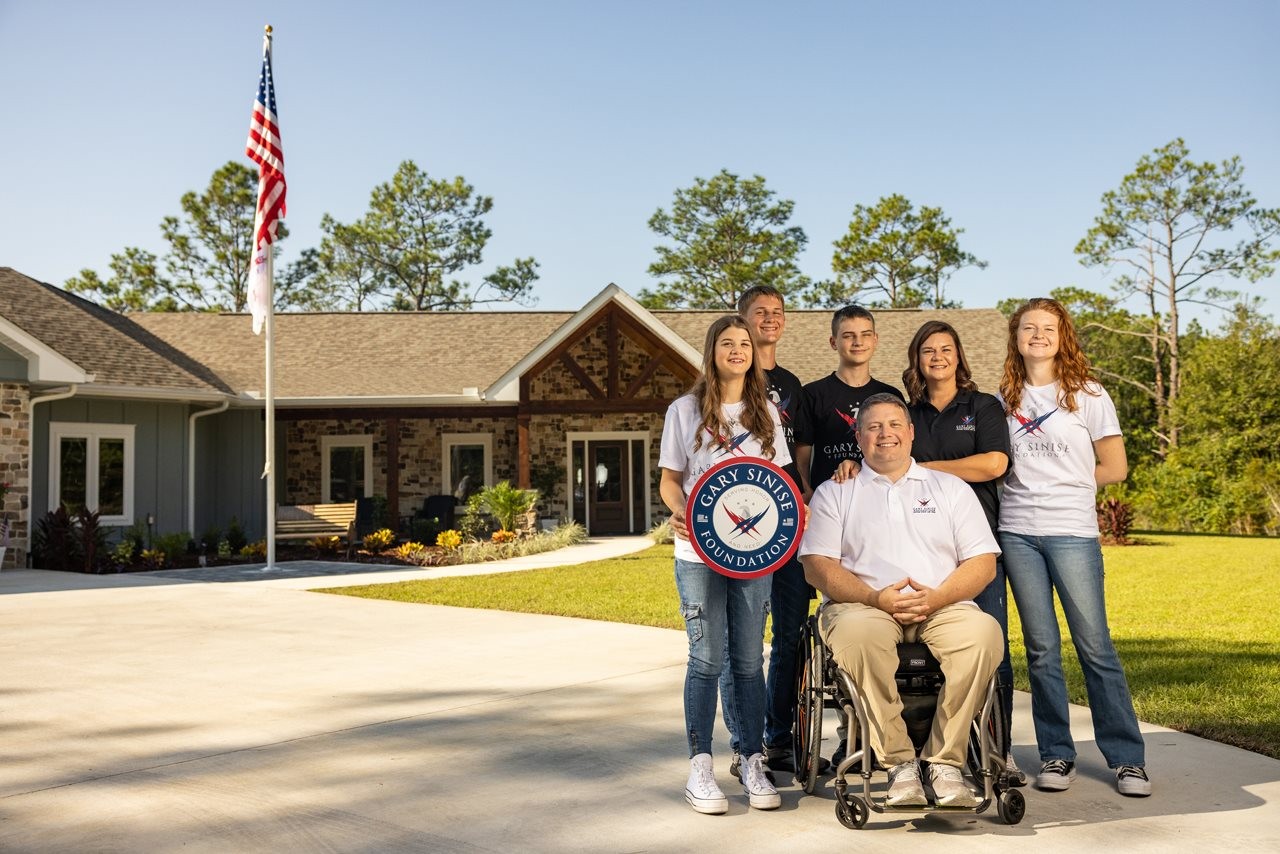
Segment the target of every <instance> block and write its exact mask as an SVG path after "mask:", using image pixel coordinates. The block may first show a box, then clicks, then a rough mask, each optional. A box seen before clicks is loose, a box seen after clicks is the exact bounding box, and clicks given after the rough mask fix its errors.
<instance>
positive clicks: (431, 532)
mask: <svg viewBox="0 0 1280 854" xmlns="http://www.w3.org/2000/svg"><path fill="white" fill-rule="evenodd" d="M439 535H440V517H438V516H432V517H431V518H430V519H426V518H418V519H414V520H413V522H412V524H410V525H409V539H411V540H415V541H417V542H419V543H434V542H435V541H436V537H438V536H439Z"/></svg>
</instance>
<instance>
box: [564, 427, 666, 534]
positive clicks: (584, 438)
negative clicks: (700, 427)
mask: <svg viewBox="0 0 1280 854" xmlns="http://www.w3.org/2000/svg"><path fill="white" fill-rule="evenodd" d="M622 439H625V440H627V443H628V444H627V460H626V465H627V474H628V477H629V478H635V477H636V472H635V471H634V470H633V466H632V465H631V446H630V443H631V442H642V443H644V454H643V459H644V471H643V472H642V473H640V476H641V477H643V478H644V517H643V518H644V520H645V524H646V525H648V523H649V522H648V520H649V519H650V518H651V517H652V513H653V499H652V497H651V493H652V492H653V489H652V488H651V487H650V485H649V471H650V463H649V431H647V430H612V431H610V430H602V431H597V432H591V431H567V432H566V433H565V434H564V474H565V483H567V484H568V486H569V490H568V503H567V504H566V508H567V509H568V511H569V518H573V508H574V502H573V443H574V442H582V453H583V455H584V460H583V462H584V463H585V462H586V460H587V459H590V457H591V443H592V442H616V441H619V440H622ZM582 517H583V519H585V520H586V528H587V530H588V531H590V530H591V502H590V501H588V502H586V503H585V504H584V505H583V507H582ZM635 518H636V505H635V492H634V491H633V490H630V489H628V490H627V520H628V521H627V529H628V530H629V531H630V532H631V533H633V534H637V533H643V531H636V530H635Z"/></svg>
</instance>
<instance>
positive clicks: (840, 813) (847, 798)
mask: <svg viewBox="0 0 1280 854" xmlns="http://www.w3.org/2000/svg"><path fill="white" fill-rule="evenodd" d="M870 815H871V811H870V810H868V809H867V805H866V804H864V803H863V802H862V799H861V798H856V797H854V796H853V795H837V796H836V820H837V821H839V822H840V823H841V824H843V825H844V826H845V827H847V828H849V829H850V830H860V829H861V828H863V827H864V826H865V825H866V823H867V818H868V817H869V816H870Z"/></svg>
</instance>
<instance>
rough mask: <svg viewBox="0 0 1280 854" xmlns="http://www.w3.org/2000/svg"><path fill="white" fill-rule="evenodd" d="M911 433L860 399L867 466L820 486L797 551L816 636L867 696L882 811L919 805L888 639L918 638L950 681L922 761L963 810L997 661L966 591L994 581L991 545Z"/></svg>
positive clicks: (897, 407)
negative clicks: (917, 458) (818, 603)
mask: <svg viewBox="0 0 1280 854" xmlns="http://www.w3.org/2000/svg"><path fill="white" fill-rule="evenodd" d="M913 438H914V431H913V428H912V424H911V416H910V414H909V413H908V412H907V408H906V406H905V404H903V402H902V401H901V400H900V399H898V398H897V397H894V396H893V395H888V394H877V395H873V396H871V397H869V398H867V400H865V401H863V404H862V407H861V410H860V411H859V413H858V422H857V439H858V444H859V445H860V446H861V448H862V454H863V467H862V469H861V470H860V471H859V472H858V473H857V475H855V476H854V477H852V478H849V479H847V480H845V481H844V482H843V483H836V482H834V481H827V482H825V483H823V484H822V485H821V486H819V487H818V489H817V491H816V492H815V493H814V495H813V500H812V502H811V503H810V505H809V509H810V515H809V521H808V527H807V529H806V530H805V533H804V538H803V539H802V540H801V543H800V556H801V560H802V561H803V563H804V568H805V576H806V578H808V580H809V583H810V584H812V585H813V586H814V587H816V588H817V589H818V590H820V591H822V593H823V596H824V600H825V604H824V606H823V608H822V610H821V612H819V621H818V630H819V632H820V633H821V635H822V638H823V641H824V642H825V643H826V645H827V647H828V648H829V649H830V650H831V654H832V657H833V658H834V660H835V662H836V664H837V665H838V666H839V667H840V668H841V669H842V670H843V671H845V672H846V673H848V674H849V676H850V678H851V679H852V680H853V682H854V683H855V684H856V685H858V686H859V688H860V690H861V691H862V692H863V693H864V695H865V699H866V703H867V707H868V708H867V711H868V718H869V723H870V741H871V745H870V746H871V749H872V750H874V751H875V754H876V755H877V756H878V757H879V758H880V761H881V762H882V763H883V764H884V766H885V767H886V768H888V769H889V790H888V794H887V796H886V798H885V805H886V806H890V807H909V806H925V805H927V804H928V798H927V796H926V793H925V790H924V786H923V784H922V780H921V772H920V765H919V760H918V759H917V756H916V751H915V747H914V745H913V744H912V742H911V738H910V736H909V735H908V732H907V728H906V724H905V722H904V721H903V718H902V700H901V698H900V696H899V694H898V688H897V685H896V683H895V681H894V673H895V672H896V671H897V669H898V665H899V659H898V652H897V645H898V643H899V642H901V641H904V640H906V641H919V642H922V643H924V644H926V645H927V646H928V647H929V649H930V650H931V651H932V653H933V655H934V657H936V658H937V659H938V661H939V663H940V664H941V666H942V672H943V675H944V677H945V680H946V681H945V684H944V685H943V688H942V691H941V693H940V694H939V695H938V702H937V711H936V714H935V716H934V719H933V724H932V729H931V730H930V733H929V737H928V740H927V741H926V742H925V744H924V748H923V749H922V750H921V752H920V757H919V759H922V760H924V762H925V763H926V764H927V765H928V769H929V783H930V787H931V788H932V790H933V799H934V804H935V805H937V806H946V807H972V806H975V805H977V804H978V802H979V801H978V798H977V797H976V796H975V794H974V792H973V790H972V789H971V788H970V787H969V785H968V784H967V783H966V782H965V780H964V777H963V775H962V772H961V768H962V766H963V765H964V762H965V755H966V747H967V745H968V738H969V731H970V724H971V722H972V720H973V718H974V715H975V714H977V712H978V710H979V709H980V708H981V706H982V704H983V701H984V700H985V697H986V691H987V687H988V685H989V683H990V681H991V677H992V674H994V673H995V669H996V666H997V665H998V664H999V663H1000V660H1001V657H1002V656H1003V655H1004V643H1003V640H1002V638H1001V633H1000V626H999V624H998V623H997V622H996V621H995V620H994V619H992V618H991V617H989V616H988V615H986V614H984V613H983V612H982V611H980V610H979V609H978V607H977V606H976V605H975V604H974V603H973V597H974V596H975V595H977V594H978V593H979V592H980V591H981V590H982V589H983V588H984V587H986V585H987V584H988V583H989V582H990V581H991V579H992V578H994V577H995V561H996V555H997V554H999V553H1000V548H999V546H998V545H996V541H995V538H994V537H993V536H992V535H991V527H990V526H989V525H988V524H987V521H986V517H985V516H984V515H983V512H982V507H981V506H980V505H979V503H978V499H977V498H976V497H975V496H974V494H973V490H972V489H970V488H969V485H968V484H966V483H965V482H964V481H963V480H961V479H960V478H958V477H955V476H953V475H949V474H946V473H944V472H938V471H932V470H929V469H925V468H922V467H920V466H918V465H916V464H915V462H914V461H913V460H912V459H911V442H912V439H913Z"/></svg>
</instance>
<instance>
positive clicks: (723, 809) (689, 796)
mask: <svg viewBox="0 0 1280 854" xmlns="http://www.w3.org/2000/svg"><path fill="white" fill-rule="evenodd" d="M684 799H685V800H686V801H688V802H689V806H691V807H693V809H694V812H700V813H705V814H707V815H724V814H725V813H727V812H728V811H729V799H728V798H726V797H725V796H724V792H722V791H720V787H719V786H717V785H716V774H715V771H713V770H712V768H711V754H710V753H699V754H698V755H697V756H695V757H693V758H692V759H690V760H689V782H688V783H686V784H685V787H684Z"/></svg>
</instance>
